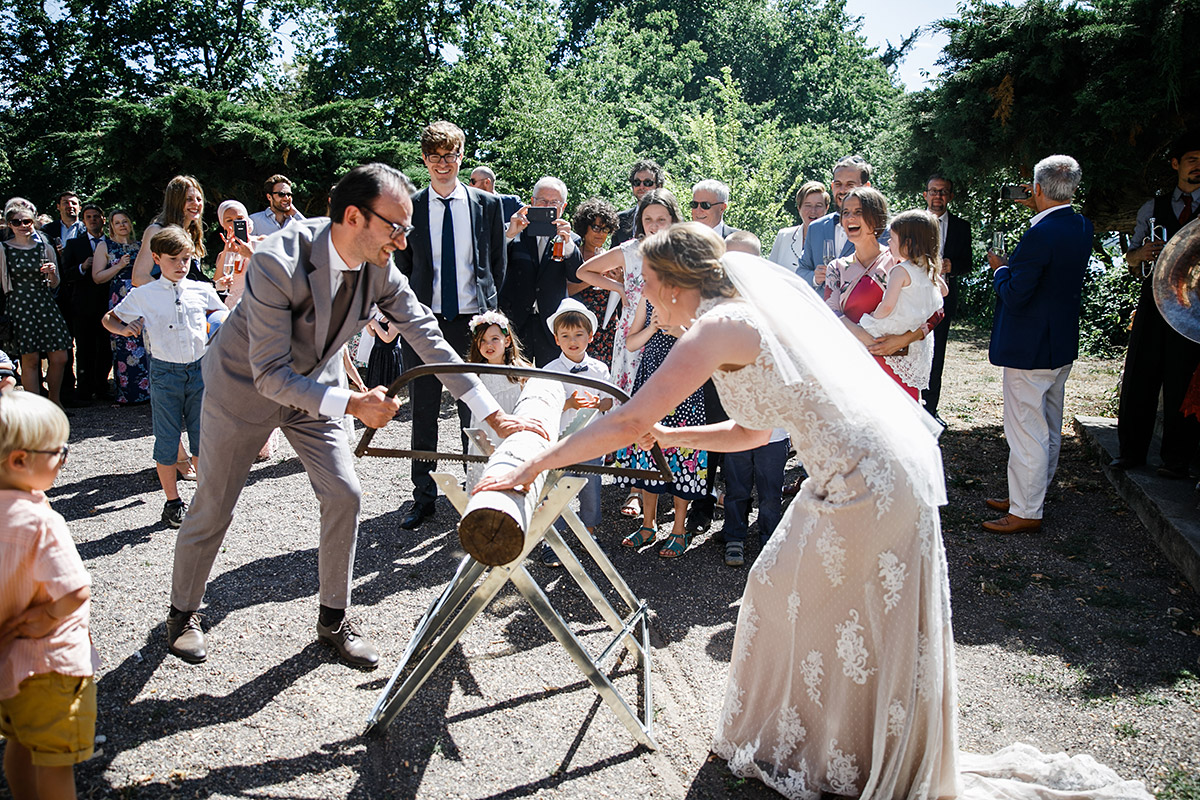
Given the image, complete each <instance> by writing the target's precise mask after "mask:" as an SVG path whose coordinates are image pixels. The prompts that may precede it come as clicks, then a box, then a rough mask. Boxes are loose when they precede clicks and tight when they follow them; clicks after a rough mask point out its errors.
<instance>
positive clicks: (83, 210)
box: [79, 203, 108, 217]
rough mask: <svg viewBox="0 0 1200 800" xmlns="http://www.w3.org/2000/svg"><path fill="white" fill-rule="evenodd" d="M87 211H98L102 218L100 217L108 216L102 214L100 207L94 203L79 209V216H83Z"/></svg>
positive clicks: (102, 210)
mask: <svg viewBox="0 0 1200 800" xmlns="http://www.w3.org/2000/svg"><path fill="white" fill-rule="evenodd" d="M89 211H99V212H100V216H102V217H106V216H108V215H107V214H105V213H104V209H103V208H101V207H100V206H98V205H96V204H95V203H88V204H87V205H86V206H84V207H83V208H81V209H79V215H80V216H83V215H84V214H86V213H87V212H89Z"/></svg>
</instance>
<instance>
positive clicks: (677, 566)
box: [0, 331, 1200, 800]
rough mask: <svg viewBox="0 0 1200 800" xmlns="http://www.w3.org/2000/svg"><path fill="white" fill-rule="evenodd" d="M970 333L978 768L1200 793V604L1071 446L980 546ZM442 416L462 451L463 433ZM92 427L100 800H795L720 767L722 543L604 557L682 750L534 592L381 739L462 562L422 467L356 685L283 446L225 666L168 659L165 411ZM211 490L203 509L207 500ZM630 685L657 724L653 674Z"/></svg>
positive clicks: (966, 620) (968, 674)
mask: <svg viewBox="0 0 1200 800" xmlns="http://www.w3.org/2000/svg"><path fill="white" fill-rule="evenodd" d="M956 335H957V340H956V341H952V342H951V344H950V356H949V358H948V366H947V386H946V388H945V397H944V400H943V404H942V416H943V417H944V418H945V419H946V420H947V421H948V422H949V423H950V428H949V430H948V431H947V432H946V434H945V436H944V437H943V445H944V453H945V461H946V471H947V481H948V484H949V490H950V505H949V506H947V507H946V508H945V509H943V512H942V514H943V516H942V519H943V526H944V533H945V541H946V549H947V553H948V556H949V561H950V574H951V588H952V593H953V603H954V612H955V619H954V625H955V634H956V641H957V648H956V649H957V657H958V672H959V706H960V723H959V724H960V741H961V746H962V747H963V749H965V750H972V751H976V752H985V751H992V750H995V749H998V748H1000V747H1003V746H1004V745H1007V744H1010V743H1012V742H1014V741H1027V742H1030V743H1032V744H1034V745H1035V746H1037V747H1039V748H1041V749H1043V750H1046V751H1059V750H1066V751H1067V752H1069V753H1072V754H1074V753H1079V752H1088V753H1091V754H1092V755H1094V756H1095V757H1096V758H1097V759H1098V760H1100V761H1101V762H1103V763H1106V764H1108V765H1109V766H1111V767H1113V768H1114V769H1115V770H1117V771H1118V772H1119V773H1120V774H1122V775H1123V776H1127V777H1136V778H1141V779H1143V780H1145V781H1146V782H1147V783H1148V784H1149V785H1150V787H1151V789H1152V790H1154V791H1155V792H1158V793H1159V796H1160V797H1162V798H1176V797H1177V798H1184V797H1190V798H1195V797H1197V796H1200V769H1198V768H1197V764H1196V760H1197V753H1198V752H1200V747H1198V745H1200V680H1198V679H1197V675H1200V664H1198V662H1197V653H1198V650H1200V648H1198V647H1197V645H1198V644H1200V638H1198V636H1200V602H1198V600H1197V596H1196V594H1195V593H1194V592H1193V591H1192V590H1191V588H1190V587H1189V586H1188V585H1187V584H1186V583H1185V582H1184V581H1183V580H1182V578H1181V577H1180V576H1179V574H1178V573H1177V572H1175V571H1174V570H1173V569H1172V568H1171V566H1170V565H1169V564H1168V563H1167V562H1166V560H1165V559H1164V558H1163V557H1162V556H1161V555H1160V554H1159V552H1158V551H1157V550H1156V549H1155V548H1154V546H1153V545H1152V544H1151V543H1149V542H1148V539H1147V536H1146V534H1145V531H1144V530H1143V528H1142V527H1141V525H1140V524H1139V523H1138V521H1137V518H1136V517H1135V516H1134V515H1133V513H1131V512H1130V510H1129V509H1128V508H1126V507H1125V506H1124V505H1123V504H1122V503H1121V501H1120V500H1119V499H1118V498H1117V496H1116V495H1115V494H1114V493H1113V492H1112V491H1111V489H1110V488H1109V485H1108V484H1107V482H1106V481H1105V479H1104V477H1103V475H1102V473H1101V472H1100V470H1099V467H1098V465H1097V464H1095V463H1094V462H1093V461H1092V460H1090V459H1089V457H1088V456H1087V454H1086V453H1085V451H1084V448H1083V447H1082V445H1081V444H1080V443H1079V442H1078V440H1076V439H1075V438H1074V437H1073V436H1069V437H1067V438H1065V439H1064V447H1063V455H1062V463H1061V465H1060V468H1059V478H1058V481H1057V482H1056V486H1055V487H1054V489H1053V490H1052V493H1051V496H1050V498H1049V502H1048V507H1047V515H1046V526H1045V528H1044V532H1043V533H1042V534H1041V535H1037V536H1021V537H1001V536H993V535H990V534H987V533H984V532H983V531H982V530H980V529H979V527H978V523H979V521H981V520H983V519H986V518H988V516H989V515H988V513H987V510H986V509H985V508H984V506H983V498H984V497H985V496H990V495H995V494H1003V493H1004V464H1005V458H1006V455H1007V451H1006V447H1005V444H1004V441H1003V439H1002V435H1001V430H1002V429H1001V411H1002V409H1001V401H1000V381H999V370H997V369H995V368H993V367H991V366H990V365H988V364H987V358H986V341H980V340H978V339H977V338H974V337H973V335H972V334H971V333H970V332H968V331H958V332H957V334H956ZM1117 368H1119V365H1118V364H1114V363H1113V362H1107V361H1086V362H1079V363H1078V364H1077V366H1076V369H1075V372H1074V373H1073V375H1072V378H1071V381H1070V382H1069V383H1068V397H1067V403H1068V409H1067V413H1068V418H1069V417H1070V415H1072V414H1075V413H1088V414H1102V413H1104V412H1105V411H1106V410H1108V407H1109V405H1110V404H1111V400H1112V388H1113V386H1114V384H1115V381H1116V369H1117ZM444 411H445V413H444V414H443V418H442V442H443V448H444V449H446V448H448V447H449V446H451V445H450V444H447V443H453V442H455V441H456V440H457V436H456V435H455V434H456V432H455V431H454V424H455V423H454V415H453V414H452V413H451V411H450V408H449V406H447V407H446V408H445V409H444ZM72 426H73V433H72V437H71V448H72V453H71V459H70V462H69V463H68V464H67V466H66V468H65V469H64V471H63V473H62V475H61V477H60V479H59V483H58V485H57V486H56V487H55V488H54V489H53V490H52V491H51V498H52V500H53V503H54V506H55V508H57V509H58V510H59V511H60V512H61V513H62V514H63V515H64V516H65V517H66V518H67V520H68V522H69V523H70V526H71V530H72V533H73V534H74V536H75V539H76V541H77V543H78V546H79V551H80V553H81V555H82V556H83V558H84V561H85V563H86V564H87V566H88V568H89V570H90V571H91V573H92V576H93V580H94V586H93V598H94V604H93V612H92V630H93V637H94V640H95V643H96V646H97V648H98V649H99V650H100V653H101V655H102V657H103V661H104V664H103V667H102V670H101V672H100V675H99V704H100V716H99V724H98V730H97V732H98V733H99V734H102V735H103V736H104V737H105V741H104V743H103V744H102V745H100V746H99V752H98V754H97V756H96V757H95V758H94V759H92V760H91V761H90V762H88V763H86V764H84V765H81V766H80V767H79V768H77V770H76V775H77V779H78V785H79V789H80V794H81V795H82V796H84V797H123V798H143V797H144V798H158V797H213V796H215V797H245V796H255V797H288V798H327V797H345V796H353V797H360V798H361V797H366V798H374V797H398V798H399V797H422V798H460V797H461V798H498V797H523V796H538V797H562V798H575V797H579V798H583V797H586V798H606V797H620V798H623V800H624V799H627V798H641V797H646V798H683V797H687V798H720V797H739V798H742V797H744V798H756V797H774V796H775V795H773V794H772V793H770V792H769V791H767V790H765V789H764V788H763V787H761V785H758V784H754V783H748V782H745V781H742V780H740V779H737V778H735V777H733V776H732V775H731V774H730V773H729V772H728V770H726V769H725V766H724V762H722V761H720V760H719V759H717V760H710V758H709V754H708V745H709V737H710V732H711V730H712V725H713V720H714V718H715V715H716V713H717V710H718V707H719V703H720V701H721V692H722V687H723V685H724V678H725V672H726V667H727V663H728V660H729V655H730V650H731V647H732V643H733V627H734V621H735V619H736V614H737V606H738V602H739V598H740V593H741V589H742V585H743V582H744V580H745V576H746V570H745V569H740V570H735V569H730V568H727V567H725V566H724V564H723V563H722V558H721V556H722V553H721V548H720V546H719V545H717V544H716V543H715V542H712V541H709V540H710V539H711V535H710V536H706V537H700V538H698V539H696V540H695V541H694V542H693V544H692V548H691V550H689V552H688V553H687V554H686V556H685V557H684V558H682V559H681V560H678V561H675V562H666V561H662V560H660V559H658V558H657V557H655V555H654V553H653V552H651V551H644V552H641V553H634V552H630V551H628V550H626V549H625V548H621V547H619V546H617V542H618V538H619V537H620V536H623V535H624V534H626V533H629V532H631V531H632V530H633V529H634V528H635V527H636V523H633V522H631V521H628V520H626V519H625V518H623V517H619V516H618V515H617V514H616V509H617V506H618V505H619V503H620V500H621V498H620V493H619V492H618V491H617V490H616V487H606V488H605V494H604V503H605V511H606V519H607V520H611V522H609V523H607V524H606V526H604V527H602V530H601V535H600V539H601V542H602V544H603V546H604V549H605V550H606V552H608V553H609V555H610V557H611V558H612V560H613V563H614V564H615V565H616V567H617V569H618V570H619V571H620V572H621V574H622V575H623V576H624V577H625V579H626V580H627V581H628V583H629V585H630V586H631V587H632V588H633V590H634V591H635V592H637V593H638V594H639V595H641V596H642V597H643V598H645V599H646V601H647V602H648V603H649V605H650V607H651V608H652V609H653V612H654V615H653V626H652V636H653V639H654V641H653V643H654V648H653V672H654V674H653V705H654V713H655V735H656V737H657V740H658V743H659V745H660V748H659V749H658V750H657V751H654V752H651V751H649V750H647V749H645V748H641V747H637V746H635V743H634V741H633V740H632V738H631V737H630V735H629V734H628V732H627V731H626V730H625V729H624V728H623V727H622V726H621V725H620V723H619V722H618V721H617V719H616V717H615V716H614V715H613V714H612V713H611V712H610V711H609V709H608V708H607V707H606V706H605V705H604V704H603V703H601V702H600V701H599V699H598V697H597V696H596V694H595V693H594V692H593V691H592V690H591V688H590V686H589V685H588V684H587V682H586V681H585V680H584V679H583V678H582V675H581V673H580V672H579V671H578V670H577V669H576V668H575V667H574V665H573V664H572V663H571V661H570V660H569V658H568V657H567V655H566V653H565V651H564V650H563V649H562V648H561V647H560V646H559V645H557V644H556V643H555V642H554V640H553V639H552V638H551V636H550V634H549V633H548V631H547V630H546V629H545V627H544V626H543V625H542V624H541V622H540V621H539V619H538V618H537V616H536V615H535V614H533V613H532V610H531V609H530V608H529V606H528V604H527V603H525V601H524V600H523V599H522V598H521V597H520V596H519V595H518V594H517V593H516V592H515V591H513V590H512V589H511V587H510V588H508V589H506V590H505V591H504V592H503V593H502V594H501V595H500V596H499V597H498V598H497V599H496V600H495V601H494V602H493V603H492V604H491V605H490V606H489V607H488V608H487V609H486V610H485V611H484V612H483V613H482V614H481V616H480V617H479V619H478V620H476V621H475V623H474V624H472V625H471V626H470V627H469V628H468V629H467V631H466V632H465V634H464V635H463V637H462V640H461V642H460V644H459V645H458V646H456V647H455V648H454V649H453V650H452V651H451V653H450V655H449V656H448V657H447V659H446V661H445V662H444V663H443V664H442V666H441V667H440V668H439V669H438V670H437V671H436V672H435V674H434V675H433V677H432V678H431V679H430V680H429V681H428V683H427V684H426V685H425V686H424V687H423V688H422V689H421V690H420V691H419V692H418V693H417V694H416V696H415V697H414V699H413V701H412V703H411V704H410V705H409V706H408V707H407V708H405V709H404V710H403V711H402V712H401V713H400V714H399V715H398V716H397V718H396V720H395V722H394V723H393V724H392V726H391V727H390V728H389V730H388V731H387V732H386V734H385V735H383V736H379V737H365V738H364V737H363V736H362V733H363V729H364V723H365V720H366V718H367V715H368V714H369V712H370V710H371V708H372V707H373V705H374V704H375V702H376V700H377V698H378V695H379V693H380V692H381V690H382V688H383V686H384V684H385V683H386V681H387V679H388V677H389V675H390V673H391V671H392V670H393V669H394V667H395V665H396V663H397V662H398V659H399V658H400V656H401V654H402V652H403V649H404V647H405V645H406V644H407V639H408V635H409V634H410V632H411V630H412V627H413V625H414V624H415V623H416V621H417V619H418V618H419V616H420V615H421V613H422V612H423V611H424V609H425V608H426V607H427V606H428V604H429V603H430V602H431V601H432V599H433V598H434V597H435V596H436V595H437V593H438V592H439V591H440V590H441V589H442V587H443V586H445V584H446V583H447V582H448V581H449V580H450V578H451V576H452V574H453V570H454V568H455V566H456V564H457V561H458V559H459V558H461V555H462V553H461V551H460V550H459V548H458V542H457V538H456V537H455V535H454V532H453V525H454V522H455V521H456V519H457V515H456V514H455V513H454V511H453V510H452V509H451V507H450V505H449V504H448V503H447V502H446V501H444V500H442V501H439V505H438V514H437V516H436V517H435V518H434V519H433V520H431V521H430V522H428V523H426V525H425V526H424V527H423V528H422V529H421V530H420V531H419V532H417V533H413V532H408V531H402V530H400V529H399V528H398V525H397V523H398V521H399V518H400V512H401V511H402V510H403V509H404V507H405V506H406V504H407V502H406V501H407V498H408V496H409V489H410V483H409V480H408V465H407V463H406V462H404V463H402V462H395V461H388V460H383V459H364V460H362V461H360V462H359V475H360V477H361V479H362V482H363V486H364V490H365V499H364V507H363V523H362V527H361V532H360V536H359V547H358V554H357V560H356V568H355V576H356V582H355V588H354V606H355V609H354V613H355V615H356V617H357V618H358V619H359V620H361V622H362V623H363V625H364V626H365V628H366V630H367V631H369V632H370V634H371V635H372V636H373V638H374V639H375V641H376V643H377V644H378V645H379V647H380V650H381V652H382V655H383V666H382V667H381V669H379V670H377V671H375V672H360V671H355V670H352V669H348V668H346V667H343V666H341V665H339V664H338V663H337V662H336V661H335V659H334V657H333V655H332V652H331V651H330V650H328V649H327V648H326V647H324V646H323V645H321V644H319V643H317V642H316V641H315V630H314V626H315V621H316V611H317V600H316V592H317V581H316V573H317V570H316V558H317V551H316V545H317V516H318V515H317V503H316V500H315V498H314V497H313V494H312V491H311V489H310V488H309V486H308V482H307V479H306V476H305V474H304V472H303V470H302V469H301V467H300V465H299V463H298V461H297V460H296V459H295V458H294V457H292V452H291V450H290V448H288V447H286V446H285V447H284V448H283V449H282V451H281V452H280V454H279V456H278V457H277V458H275V459H273V460H272V461H271V462H268V463H264V464H261V465H258V466H256V467H255V469H254V471H253V472H252V474H251V478H250V482H249V485H248V486H247V488H246V491H245V492H244V493H243V495H242V500H241V503H240V505H239V506H238V509H237V514H236V517H235V520H234V523H233V526H232V527H231V528H230V531H229V535H228V537H227V538H226V541H225V547H224V549H223V550H222V553H221V555H220V557H219V559H218V561H217V564H216V567H215V569H214V572H213V576H212V582H211V583H210V585H209V590H208V595H207V599H208V606H207V608H206V609H205V614H206V617H207V619H206V627H207V628H208V629H209V635H210V648H209V649H210V655H209V661H208V663H206V664H204V665H201V666H189V665H187V664H184V663H183V662H181V661H178V660H177V659H175V658H172V657H170V656H168V655H167V653H166V648H165V644H164V639H163V637H164V633H163V628H164V625H163V619H164V617H165V612H166V609H167V604H168V587H169V581H170V571H171V559H172V550H173V545H174V540H175V537H174V533H173V532H172V531H170V530H169V529H167V528H166V527H165V526H163V525H162V524H161V523H160V522H159V514H160V511H161V508H162V497H161V494H160V492H159V491H158V488H157V484H156V480H155V477H154V473H153V470H152V465H151V463H150V458H149V454H150V450H151V437H150V416H149V411H148V409H146V408H135V409H115V408H109V407H107V406H102V407H94V408H89V409H82V410H79V411H77V412H75V413H74V416H73V417H72ZM408 430H409V423H408V421H407V418H406V417H405V416H403V415H402V416H401V419H400V420H399V421H398V423H397V424H393V425H392V426H390V427H389V428H388V429H387V430H385V431H384V432H383V433H382V434H380V436H379V437H378V438H377V440H376V443H377V444H381V445H386V443H388V442H395V443H396V444H397V445H406V444H407V437H408ZM207 468H209V469H220V468H221V465H207ZM450 469H451V470H457V469H458V468H457V467H450ZM192 488H193V485H191V484H184V489H183V491H184V494H185V497H188V496H190V493H191V491H192ZM755 554H756V551H755V550H753V549H752V550H751V553H750V555H751V557H752V556H753V555H755ZM530 571H531V573H532V574H533V575H534V577H535V578H536V579H537V580H538V581H539V582H540V583H541V584H542V585H543V587H544V588H545V589H546V592H547V594H548V596H549V597H550V598H551V600H552V602H553V603H554V604H555V606H556V607H557V608H559V609H560V611H562V612H563V613H564V615H565V616H567V617H568V618H569V619H570V620H571V625H572V628H573V629H574V630H575V631H576V632H577V634H578V635H579V636H580V637H581V638H582V639H583V640H584V641H585V642H586V643H588V645H589V646H590V647H591V648H592V649H593V651H596V650H598V649H600V648H601V647H602V646H603V645H604V643H605V640H606V637H605V636H604V635H603V628H604V626H603V624H602V623H601V622H600V620H599V617H598V615H597V614H596V613H595V612H594V611H592V609H591V607H590V606H589V605H588V604H587V602H586V601H585V600H584V599H583V598H582V594H581V593H580V591H579V590H578V588H577V587H576V586H575V585H574V584H573V582H572V581H571V580H570V579H569V578H567V577H565V576H564V574H563V572H562V571H561V570H549V569H546V568H543V567H541V566H540V565H538V566H533V567H531V568H530ZM604 667H605V669H608V670H610V671H611V672H612V674H613V675H615V678H614V680H615V683H616V685H617V686H618V689H619V690H620V691H622V692H623V693H624V695H625V696H626V697H627V698H630V699H631V702H632V699H633V698H636V697H637V693H638V677H637V672H636V670H635V669H634V665H633V664H632V659H631V658H626V659H625V660H624V661H623V662H615V661H614V660H612V659H610V660H609V661H608V662H606V663H605V665H604ZM0 797H8V795H7V794H6V788H2V787H0Z"/></svg>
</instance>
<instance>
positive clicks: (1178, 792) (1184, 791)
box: [1157, 767, 1200, 800]
mask: <svg viewBox="0 0 1200 800" xmlns="http://www.w3.org/2000/svg"><path fill="white" fill-rule="evenodd" d="M1157 797H1158V800H1200V776H1197V775H1196V774H1195V773H1192V772H1188V771H1186V770H1184V769H1180V768H1179V767H1176V768H1175V769H1173V770H1171V773H1170V774H1169V775H1168V776H1167V780H1166V782H1165V783H1164V784H1163V788H1162V789H1161V790H1160V791H1159V792H1158V795H1157Z"/></svg>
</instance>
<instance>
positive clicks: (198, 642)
mask: <svg viewBox="0 0 1200 800" xmlns="http://www.w3.org/2000/svg"><path fill="white" fill-rule="evenodd" d="M167 650H168V651H169V652H170V653H171V655H173V656H176V657H178V658H181V659H183V660H184V661H186V662H187V663H189V664H202V663H204V660H205V659H206V658H208V650H207V649H206V647H205V642H204V631H203V630H201V628H200V615H199V614H197V613H196V612H195V611H181V612H179V613H175V612H174V611H172V612H171V613H170V614H169V615H168V616H167Z"/></svg>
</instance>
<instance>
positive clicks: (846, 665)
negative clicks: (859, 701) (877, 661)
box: [835, 608, 875, 686]
mask: <svg viewBox="0 0 1200 800" xmlns="http://www.w3.org/2000/svg"><path fill="white" fill-rule="evenodd" d="M862 629H863V626H862V625H859V624H858V611H857V610H855V609H853V608H852V609H850V619H848V620H846V621H845V622H842V623H839V624H838V625H837V626H835V630H836V631H837V632H838V643H837V654H838V658H840V659H841V660H842V674H844V675H845V676H846V677H847V678H849V679H850V680H852V681H854V682H855V683H857V684H859V685H860V686H861V685H862V684H864V683H866V682H867V678H868V676H870V675H871V674H873V673H874V672H875V668H874V667H871V668H870V669H867V655H868V653H867V648H866V645H865V640H864V639H863V637H862V634H861V633H859V631H861V630H862Z"/></svg>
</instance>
